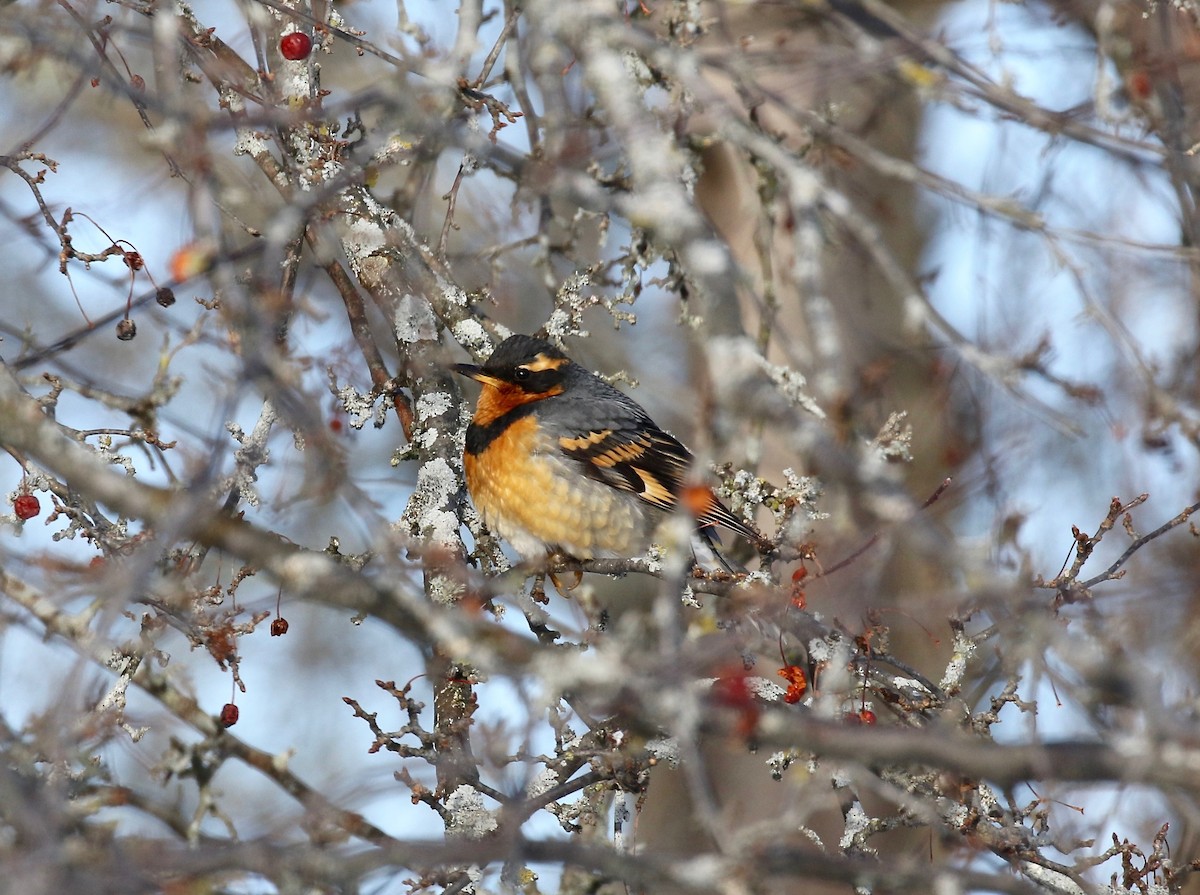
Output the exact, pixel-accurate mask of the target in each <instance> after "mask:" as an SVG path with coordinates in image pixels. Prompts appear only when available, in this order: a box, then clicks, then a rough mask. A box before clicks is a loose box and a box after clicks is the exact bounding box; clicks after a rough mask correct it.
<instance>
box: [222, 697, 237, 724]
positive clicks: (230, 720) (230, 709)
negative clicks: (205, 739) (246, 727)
mask: <svg viewBox="0 0 1200 895" xmlns="http://www.w3.org/2000/svg"><path fill="white" fill-rule="evenodd" d="M220 719H221V726H222V727H233V725H235V724H237V721H238V707H237V706H236V705H234V704H233V703H232V702H227V703H225V704H224V705H223V706H221V715H220Z"/></svg>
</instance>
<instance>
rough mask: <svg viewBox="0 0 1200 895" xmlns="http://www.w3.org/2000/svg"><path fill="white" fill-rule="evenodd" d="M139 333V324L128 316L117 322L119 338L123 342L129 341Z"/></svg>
mask: <svg viewBox="0 0 1200 895" xmlns="http://www.w3.org/2000/svg"><path fill="white" fill-rule="evenodd" d="M136 335H137V324H136V323H134V322H133V320H131V319H130V318H128V317H123V318H122V319H121V320H120V321H118V323H117V338H118V339H120V340H121V341H122V342H128V341H130V340H132V339H133V337H134V336H136Z"/></svg>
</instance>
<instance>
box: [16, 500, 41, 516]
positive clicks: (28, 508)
mask: <svg viewBox="0 0 1200 895" xmlns="http://www.w3.org/2000/svg"><path fill="white" fill-rule="evenodd" d="M41 511H42V503H41V501H39V500H38V499H37V498H36V497H35V496H34V495H32V494H18V495H17V497H16V499H15V500H13V512H15V513H16V514H17V518H18V519H32V518H33V517H34V516H36V515H37V514H38V513H40V512H41Z"/></svg>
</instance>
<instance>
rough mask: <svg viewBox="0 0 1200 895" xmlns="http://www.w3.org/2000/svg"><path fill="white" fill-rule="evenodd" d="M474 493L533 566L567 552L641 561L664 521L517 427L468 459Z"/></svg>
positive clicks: (522, 423) (527, 422)
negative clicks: (558, 552) (656, 527)
mask: <svg viewBox="0 0 1200 895" xmlns="http://www.w3.org/2000/svg"><path fill="white" fill-rule="evenodd" d="M463 463H464V466H465V470H466V474H467V489H468V490H469V491H470V492H471V499H472V501H474V503H475V507H476V509H477V510H479V514H480V515H481V516H482V517H483V521H484V523H485V524H486V525H487V526H488V528H490V529H491V530H492V531H493V532H495V533H496V534H498V535H500V536H501V537H503V538H504V539H505V540H507V541H508V542H509V543H510V544H512V545H513V547H515V548H516V550H517V552H518V553H520V554H521V555H522V556H523V557H525V558H527V559H537V558H540V557H542V556H544V555H545V554H546V552H547V550H550V549H556V550H562V551H564V552H566V553H568V554H570V555H572V556H575V557H578V558H580V559H587V558H590V557H594V556H633V555H636V554H638V553H641V552H642V551H644V550H645V548H646V547H647V546H648V545H649V539H650V535H651V533H652V531H653V526H654V524H655V523H656V522H657V521H658V520H659V519H661V514H654V512H653V510H652V509H651V508H649V507H646V506H643V505H639V501H638V500H637V499H636V498H635V497H634V496H633V495H632V494H626V493H624V492H620V491H617V490H616V489H614V488H612V487H610V486H609V485H605V484H603V483H601V482H597V481H595V480H593V479H589V478H587V477H586V476H584V475H583V473H582V471H580V470H579V469H578V468H577V464H575V463H574V462H573V461H571V460H569V459H567V458H566V457H564V456H563V455H562V452H561V451H560V450H559V447H558V445H557V444H556V443H554V442H553V441H552V440H551V439H548V438H546V437H544V436H542V435H541V434H540V433H539V431H538V426H537V420H536V419H535V418H534V417H533V416H532V415H530V416H527V417H524V418H522V419H520V420H517V422H515V423H514V424H513V425H511V426H509V428H508V429H507V430H506V431H505V432H504V433H503V434H501V435H500V436H499V437H497V438H496V439H495V440H493V441H492V442H491V443H490V444H489V445H488V446H487V448H486V449H484V450H483V451H481V452H479V453H478V454H471V453H467V454H466V455H464V457H463Z"/></svg>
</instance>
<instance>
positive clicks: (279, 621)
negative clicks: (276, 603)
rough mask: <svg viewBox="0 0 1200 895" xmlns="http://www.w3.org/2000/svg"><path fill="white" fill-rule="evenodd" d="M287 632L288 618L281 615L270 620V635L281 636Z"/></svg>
mask: <svg viewBox="0 0 1200 895" xmlns="http://www.w3.org/2000/svg"><path fill="white" fill-rule="evenodd" d="M287 632H288V620H287V619H286V618H284V617H283V616H282V615H281V616H279V617H278V618H276V619H273V620H272V621H271V636H272V637H282V636H283V635H284V634H286V633H287Z"/></svg>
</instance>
